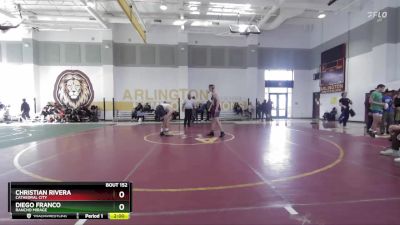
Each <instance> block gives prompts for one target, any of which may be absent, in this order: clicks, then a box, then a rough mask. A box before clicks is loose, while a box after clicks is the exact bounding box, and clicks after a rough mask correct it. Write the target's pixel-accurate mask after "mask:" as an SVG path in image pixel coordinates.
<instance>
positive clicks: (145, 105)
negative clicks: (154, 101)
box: [143, 102, 154, 112]
mask: <svg viewBox="0 0 400 225" xmlns="http://www.w3.org/2000/svg"><path fill="white" fill-rule="evenodd" d="M152 111H154V110H152V109H151V106H150V104H149V103H148V102H146V104H144V107H143V112H152Z"/></svg>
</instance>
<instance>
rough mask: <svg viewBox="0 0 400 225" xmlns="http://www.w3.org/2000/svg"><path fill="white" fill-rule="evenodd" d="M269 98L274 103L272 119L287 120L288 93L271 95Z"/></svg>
mask: <svg viewBox="0 0 400 225" xmlns="http://www.w3.org/2000/svg"><path fill="white" fill-rule="evenodd" d="M269 98H270V99H271V101H272V111H271V116H272V118H287V113H288V110H287V108H288V95H287V93H284V94H283V93H270V94H269Z"/></svg>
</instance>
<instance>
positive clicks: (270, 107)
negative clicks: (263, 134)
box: [267, 98, 273, 121]
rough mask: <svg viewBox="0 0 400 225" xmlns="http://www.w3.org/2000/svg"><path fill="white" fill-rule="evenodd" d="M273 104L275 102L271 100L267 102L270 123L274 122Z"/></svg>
mask: <svg viewBox="0 0 400 225" xmlns="http://www.w3.org/2000/svg"><path fill="white" fill-rule="evenodd" d="M272 104H273V102H272V101H271V99H270V98H269V99H268V102H267V116H268V120H269V121H272Z"/></svg>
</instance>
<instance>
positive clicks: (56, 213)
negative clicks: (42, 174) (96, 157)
mask: <svg viewBox="0 0 400 225" xmlns="http://www.w3.org/2000/svg"><path fill="white" fill-rule="evenodd" d="M8 211H9V212H10V213H11V217H12V218H13V219H110V220H126V219H129V218H130V213H131V212H132V183H130V182H9V183H8Z"/></svg>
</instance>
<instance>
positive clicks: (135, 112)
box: [132, 103, 143, 119]
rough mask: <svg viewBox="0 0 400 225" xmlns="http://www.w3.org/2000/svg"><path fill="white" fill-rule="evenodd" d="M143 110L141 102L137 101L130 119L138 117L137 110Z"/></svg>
mask: <svg viewBox="0 0 400 225" xmlns="http://www.w3.org/2000/svg"><path fill="white" fill-rule="evenodd" d="M141 111H143V105H142V103H139V104H138V105H137V106H136V107H135V108H134V109H133V111H132V119H137V118H138V112H141Z"/></svg>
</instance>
